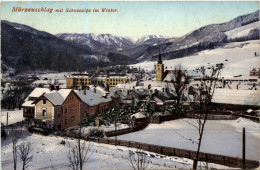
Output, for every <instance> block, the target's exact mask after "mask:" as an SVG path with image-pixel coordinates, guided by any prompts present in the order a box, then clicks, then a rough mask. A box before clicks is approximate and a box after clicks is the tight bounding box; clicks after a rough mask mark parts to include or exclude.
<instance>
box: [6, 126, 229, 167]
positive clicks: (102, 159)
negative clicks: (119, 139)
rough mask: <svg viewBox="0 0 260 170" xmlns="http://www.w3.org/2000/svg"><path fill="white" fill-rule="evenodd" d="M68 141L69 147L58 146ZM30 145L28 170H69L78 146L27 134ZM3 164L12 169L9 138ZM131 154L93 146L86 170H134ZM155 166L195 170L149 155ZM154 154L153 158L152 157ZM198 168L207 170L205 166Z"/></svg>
mask: <svg viewBox="0 0 260 170" xmlns="http://www.w3.org/2000/svg"><path fill="white" fill-rule="evenodd" d="M62 140H65V142H66V145H65V146H64V145H61V144H59V143H60V142H61V141H62ZM24 141H25V142H30V143H31V144H32V146H33V152H32V154H33V161H32V162H31V163H30V166H29V168H28V169H69V168H68V167H67V166H66V165H67V164H68V159H67V154H68V152H69V144H75V142H76V140H74V139H68V138H62V137H54V136H47V137H46V136H41V135H38V134H30V133H29V132H27V131H25V132H24V133H23V137H22V139H21V141H20V142H24ZM1 149H2V153H1V159H2V160H1V161H2V162H1V163H2V168H3V169H4V170H5V169H13V162H12V147H11V143H10V138H7V139H6V140H2V147H1ZM129 150H132V151H136V149H131V148H127V147H122V146H113V145H107V144H97V143H91V145H90V153H91V156H90V159H89V161H88V162H87V164H86V166H85V167H84V169H132V168H131V166H130V162H129V156H128V155H129ZM146 153H148V155H149V159H150V161H151V162H152V163H150V164H149V166H148V168H149V169H165V168H183V169H189V168H191V167H192V160H189V159H186V158H178V157H166V156H160V155H158V154H154V153H149V152H146ZM151 154H153V155H154V156H151ZM21 165H22V164H21V161H20V160H19V161H18V169H20V167H21ZM199 165H202V166H204V165H205V164H204V163H200V164H199ZM209 167H214V168H221V169H225V168H228V167H225V166H221V165H216V164H209Z"/></svg>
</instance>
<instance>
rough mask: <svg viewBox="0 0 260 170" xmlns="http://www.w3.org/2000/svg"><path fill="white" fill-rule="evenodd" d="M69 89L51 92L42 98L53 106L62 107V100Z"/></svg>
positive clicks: (66, 95)
mask: <svg viewBox="0 0 260 170" xmlns="http://www.w3.org/2000/svg"><path fill="white" fill-rule="evenodd" d="M71 91H72V90H71V89H60V90H59V91H56V90H53V91H51V92H49V93H46V94H44V96H45V97H46V98H47V99H48V100H49V101H50V102H51V103H52V104H54V105H62V103H63V102H64V100H65V99H66V98H67V97H68V95H69V94H70V92H71Z"/></svg>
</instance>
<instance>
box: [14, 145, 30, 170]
mask: <svg viewBox="0 0 260 170" xmlns="http://www.w3.org/2000/svg"><path fill="white" fill-rule="evenodd" d="M32 151H33V148H32V145H31V143H21V144H20V145H19V146H18V152H17V153H18V157H19V158H20V159H21V160H22V162H23V170H25V169H26V168H27V167H28V166H29V165H28V164H29V163H30V162H31V161H32V159H33V155H30V154H31V152H32Z"/></svg>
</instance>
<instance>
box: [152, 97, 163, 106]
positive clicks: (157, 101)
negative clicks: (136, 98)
mask: <svg viewBox="0 0 260 170" xmlns="http://www.w3.org/2000/svg"><path fill="white" fill-rule="evenodd" d="M153 99H154V101H155V102H156V103H157V104H158V105H163V101H162V100H161V99H159V98H158V97H154V98H153Z"/></svg>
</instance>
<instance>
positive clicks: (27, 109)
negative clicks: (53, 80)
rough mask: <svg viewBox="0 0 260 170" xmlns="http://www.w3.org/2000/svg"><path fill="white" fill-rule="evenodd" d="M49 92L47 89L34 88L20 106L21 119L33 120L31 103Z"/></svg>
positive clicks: (32, 105) (33, 106)
mask: <svg viewBox="0 0 260 170" xmlns="http://www.w3.org/2000/svg"><path fill="white" fill-rule="evenodd" d="M48 92H50V89H49V88H38V87H37V88H35V89H34V90H33V91H32V92H31V93H30V94H29V96H28V97H27V98H26V99H25V102H24V103H23V104H22V108H23V117H26V118H34V112H35V110H34V109H35V104H33V102H34V101H35V100H36V99H38V98H39V97H40V96H41V95H42V94H44V93H48Z"/></svg>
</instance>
